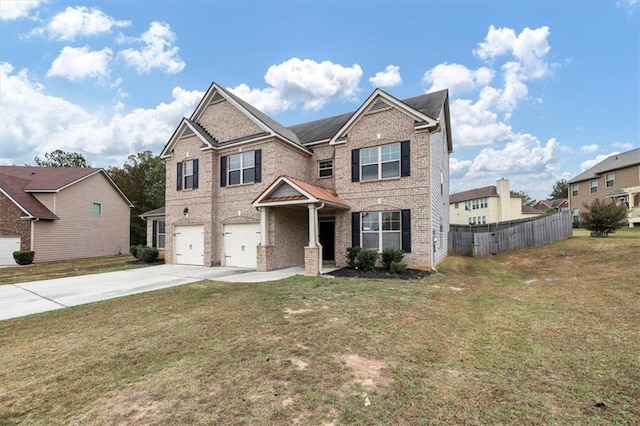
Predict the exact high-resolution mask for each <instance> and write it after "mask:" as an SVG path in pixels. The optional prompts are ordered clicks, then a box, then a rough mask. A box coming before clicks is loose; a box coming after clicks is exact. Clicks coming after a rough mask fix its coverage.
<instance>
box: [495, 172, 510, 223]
mask: <svg viewBox="0 0 640 426" xmlns="http://www.w3.org/2000/svg"><path fill="white" fill-rule="evenodd" d="M496 191H497V192H498V203H499V206H500V211H499V214H498V221H499V222H503V221H507V220H511V191H509V181H508V180H507V179H505V178H502V179H500V180H498V181H497V182H496Z"/></svg>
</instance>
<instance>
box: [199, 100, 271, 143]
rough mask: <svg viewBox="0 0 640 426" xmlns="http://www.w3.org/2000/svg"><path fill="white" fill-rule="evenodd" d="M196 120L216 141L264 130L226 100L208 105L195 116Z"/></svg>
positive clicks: (224, 140)
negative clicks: (198, 115) (199, 114)
mask: <svg viewBox="0 0 640 426" xmlns="http://www.w3.org/2000/svg"><path fill="white" fill-rule="evenodd" d="M196 122H197V123H198V124H200V125H201V126H202V127H204V128H205V129H206V130H207V131H208V132H209V134H210V135H211V136H213V137H214V138H216V139H217V140H218V142H226V141H229V140H232V139H236V138H241V137H244V136H250V135H255V134H257V133H260V132H263V131H264V130H262V129H261V128H260V127H259V126H258V125H257V124H256V123H254V122H253V121H251V120H250V119H249V118H248V117H247V116H246V115H244V114H243V113H242V112H240V111H238V110H237V109H236V108H235V107H234V106H233V105H232V104H231V103H230V102H229V101H226V100H223V101H217V102H214V103H212V104H211V105H209V106H208V107H207V108H206V109H205V110H204V111H203V113H202V115H201V116H200V117H196Z"/></svg>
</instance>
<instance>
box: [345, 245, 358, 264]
mask: <svg viewBox="0 0 640 426" xmlns="http://www.w3.org/2000/svg"><path fill="white" fill-rule="evenodd" d="M361 250H362V247H360V246H353V247H349V248H347V265H349V268H351V269H356V267H357V265H356V257H358V253H360V251H361Z"/></svg>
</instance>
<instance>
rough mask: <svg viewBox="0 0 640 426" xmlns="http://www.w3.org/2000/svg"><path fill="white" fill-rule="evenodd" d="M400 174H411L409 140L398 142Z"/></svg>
mask: <svg viewBox="0 0 640 426" xmlns="http://www.w3.org/2000/svg"><path fill="white" fill-rule="evenodd" d="M400 176H411V151H410V149H409V141H402V142H400Z"/></svg>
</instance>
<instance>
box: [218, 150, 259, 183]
mask: <svg viewBox="0 0 640 426" xmlns="http://www.w3.org/2000/svg"><path fill="white" fill-rule="evenodd" d="M261 181H262V150H261V149H256V150H255V151H248V152H241V153H239V154H233V155H225V156H222V157H220V186H227V185H242V184H247V183H254V182H261Z"/></svg>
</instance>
